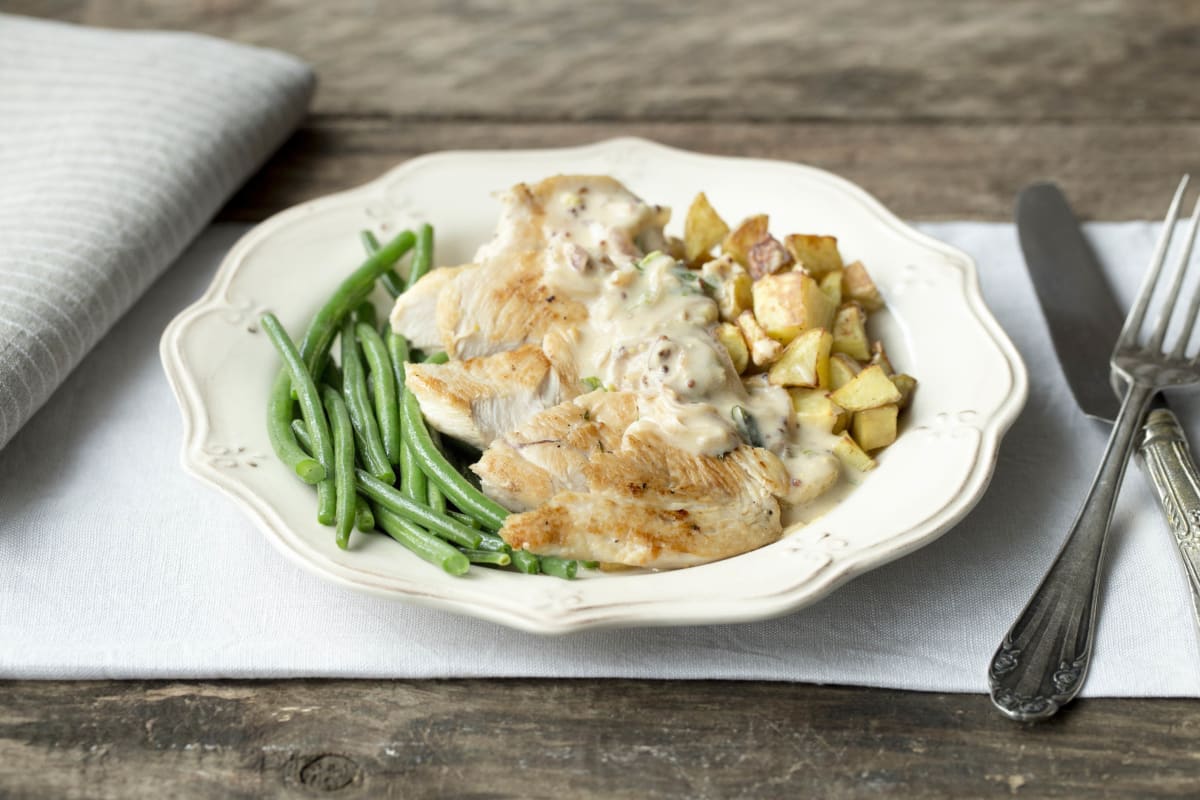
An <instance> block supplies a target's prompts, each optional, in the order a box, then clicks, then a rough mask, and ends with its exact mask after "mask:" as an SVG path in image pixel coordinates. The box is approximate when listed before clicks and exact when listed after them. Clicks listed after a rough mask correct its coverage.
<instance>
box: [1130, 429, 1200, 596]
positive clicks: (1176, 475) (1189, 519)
mask: <svg viewBox="0 0 1200 800" xmlns="http://www.w3.org/2000/svg"><path fill="white" fill-rule="evenodd" d="M1139 449H1140V450H1141V453H1142V457H1143V458H1144V459H1145V461H1146V469H1147V470H1148V471H1149V472H1150V478H1151V480H1153V481H1154V489H1155V491H1156V492H1157V493H1158V500H1159V502H1160V503H1162V507H1163V512H1164V513H1165V514H1166V517H1167V525H1168V526H1169V527H1170V529H1171V533H1172V534H1173V535H1174V536H1175V544H1176V545H1178V547H1179V555H1180V557H1181V558H1182V559H1183V566H1184V569H1185V570H1186V571H1187V576H1188V583H1190V584H1191V587H1192V593H1193V594H1197V593H1200V472H1197V470H1196V462H1195V461H1193V460H1192V451H1191V448H1189V447H1188V442H1187V438H1186V437H1185V436H1184V434H1183V428H1181V427H1180V425H1179V420H1178V419H1176V417H1175V415H1174V414H1173V413H1171V411H1170V410H1169V409H1165V408H1158V409H1155V410H1154V411H1151V412H1150V414H1149V415H1148V416H1147V417H1146V424H1145V426H1144V427H1143V428H1142V441H1141V444H1140V446H1139Z"/></svg>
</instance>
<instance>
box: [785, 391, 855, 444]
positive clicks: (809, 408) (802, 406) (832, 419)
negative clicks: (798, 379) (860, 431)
mask: <svg viewBox="0 0 1200 800" xmlns="http://www.w3.org/2000/svg"><path fill="white" fill-rule="evenodd" d="M788 394H789V395H791V397H792V408H793V409H794V410H795V412H796V422H797V423H798V424H800V425H807V426H809V427H811V428H817V429H818V430H822V431H825V432H826V433H833V426H834V425H836V424H837V422H838V419H839V417H841V416H842V409H841V408H840V407H839V406H838V405H837V404H836V403H834V402H833V401H832V400H830V399H829V392H827V391H825V390H824V389H804V388H795V389H788Z"/></svg>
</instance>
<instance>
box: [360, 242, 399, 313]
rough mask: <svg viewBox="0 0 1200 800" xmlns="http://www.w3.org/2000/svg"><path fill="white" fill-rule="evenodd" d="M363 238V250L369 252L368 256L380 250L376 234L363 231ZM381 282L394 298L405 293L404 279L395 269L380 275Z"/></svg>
mask: <svg viewBox="0 0 1200 800" xmlns="http://www.w3.org/2000/svg"><path fill="white" fill-rule="evenodd" d="M361 237H362V243H363V249H364V250H366V251H367V255H371V254H373V253H375V252H377V251H378V250H379V240H378V239H376V238H375V234H373V233H371V232H370V231H363V232H362V234H361ZM397 260H399V259H397ZM379 280H380V282H381V283H382V284H383V288H385V289H387V291H388V294H390V295H391V296H392V297H399V296H400V294H401V293H402V292H403V291H404V279H403V278H401V277H400V275H399V274H397V272H396V270H394V269H389V270H388V271H387V272H385V273H383V274H382V275H380V276H379Z"/></svg>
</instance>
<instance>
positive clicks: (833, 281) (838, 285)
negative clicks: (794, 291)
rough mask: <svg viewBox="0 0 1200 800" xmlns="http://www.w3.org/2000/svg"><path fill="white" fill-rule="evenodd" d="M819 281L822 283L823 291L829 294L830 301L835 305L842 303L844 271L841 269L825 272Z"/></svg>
mask: <svg viewBox="0 0 1200 800" xmlns="http://www.w3.org/2000/svg"><path fill="white" fill-rule="evenodd" d="M817 282H818V283H820V284H821V291H823V292H824V293H825V294H827V295H829V302H831V303H833V305H834V306H835V307H837V306H840V305H841V304H842V271H841V270H840V269H835V270H834V271H833V272H827V273H825V275H824V276H822V277H821V279H820V280H819V281H817Z"/></svg>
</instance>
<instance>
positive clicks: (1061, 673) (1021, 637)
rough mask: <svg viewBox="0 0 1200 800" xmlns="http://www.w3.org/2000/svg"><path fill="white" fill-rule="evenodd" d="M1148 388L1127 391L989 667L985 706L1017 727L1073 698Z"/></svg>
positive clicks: (1079, 684) (1087, 652)
mask: <svg viewBox="0 0 1200 800" xmlns="http://www.w3.org/2000/svg"><path fill="white" fill-rule="evenodd" d="M1153 396H1154V388H1153V387H1151V386H1147V385H1145V384H1143V383H1134V384H1133V385H1131V386H1130V388H1129V392H1128V394H1126V395H1125V400H1124V401H1123V402H1122V403H1121V411H1120V413H1119V414H1118V415H1117V421H1116V424H1115V425H1114V426H1113V431H1112V435H1111V436H1110V437H1109V440H1108V446H1107V447H1106V448H1105V451H1104V460H1103V461H1102V462H1101V464H1100V469H1099V470H1098V471H1097V472H1096V477H1095V479H1094V480H1093V481H1092V488H1091V489H1090V490H1089V491H1088V495H1087V499H1086V500H1085V501H1084V503H1083V508H1081V509H1080V511H1079V515H1078V516H1077V517H1076V518H1075V524H1074V525H1073V526H1072V527H1071V532H1070V534H1068V535H1067V540H1066V542H1065V543H1064V544H1063V547H1062V550H1060V551H1059V554H1058V557H1057V558H1056V559H1055V561H1054V564H1053V566H1051V567H1050V571H1049V572H1048V573H1046V577H1045V578H1043V579H1042V582H1041V584H1040V585H1039V586H1038V589H1037V591H1036V592H1034V595H1033V597H1032V598H1030V600H1029V604H1028V605H1026V606H1025V610H1024V611H1023V612H1021V616H1020V617H1019V618H1018V619H1017V621H1016V622H1015V623H1014V624H1013V626H1012V628H1011V629H1010V630H1009V632H1008V634H1007V635H1006V636H1005V637H1004V641H1003V642H1002V643H1001V645H1000V648H999V649H998V650H997V651H996V654H995V655H994V656H993V657H992V662H991V664H990V665H989V666H988V683H989V685H990V687H991V692H992V701H993V702H994V703H995V704H996V706H997V707H998V708H999V709H1000V710H1001V711H1002V712H1003V713H1005V714H1006V715H1008V716H1009V717H1012V718H1013V719H1018V720H1039V719H1045V718H1047V717H1049V716H1052V715H1053V714H1054V713H1055V712H1056V711H1058V708H1059V706H1061V705H1063V704H1064V703H1067V702H1069V701H1070V700H1071V699H1072V698H1073V697H1075V695H1076V694H1077V693H1078V692H1079V689H1080V687H1082V685H1083V678H1084V676H1085V675H1086V674H1087V669H1088V665H1089V664H1090V662H1091V655H1092V638H1093V637H1092V631H1093V627H1094V624H1095V619H1096V603H1097V600H1098V598H1099V594H1100V569H1101V566H1102V565H1103V562H1104V543H1105V540H1106V538H1107V534H1108V527H1109V522H1110V521H1111V520H1112V513H1113V507H1114V506H1115V505H1116V500H1117V490H1118V489H1119V488H1120V486H1121V479H1122V478H1123V477H1124V475H1125V467H1126V466H1127V465H1128V463H1129V455H1130V452H1131V450H1132V448H1133V444H1134V440H1135V439H1136V438H1137V434H1138V431H1139V429H1140V425H1139V423H1140V422H1141V419H1142V416H1143V415H1144V414H1145V412H1146V407H1147V405H1149V402H1150V398H1151V397H1153Z"/></svg>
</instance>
